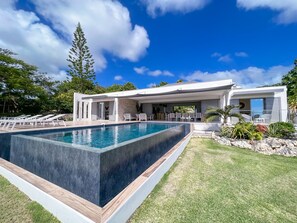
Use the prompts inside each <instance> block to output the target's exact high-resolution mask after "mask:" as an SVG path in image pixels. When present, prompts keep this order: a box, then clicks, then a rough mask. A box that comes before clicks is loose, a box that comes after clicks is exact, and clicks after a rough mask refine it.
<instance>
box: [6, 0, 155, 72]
mask: <svg viewBox="0 0 297 223" xmlns="http://www.w3.org/2000/svg"><path fill="white" fill-rule="evenodd" d="M30 1H31V3H32V4H33V5H34V7H35V10H36V12H33V11H24V10H21V9H16V7H15V3H16V1H15V0H6V1H1V3H0V6H1V7H0V19H1V23H0V33H1V36H0V47H1V48H8V49H10V50H12V51H14V52H16V53H18V54H19V58H21V59H23V60H25V61H26V62H28V63H31V64H34V65H37V66H38V67H39V68H40V69H41V70H42V71H45V72H48V73H49V74H52V75H53V76H55V77H58V76H59V74H60V73H61V70H64V69H66V66H67V61H66V58H67V55H68V51H69V48H70V47H71V40H72V36H73V32H74V30H75V27H76V25H77V23H78V22H80V23H81V25H82V27H83V30H84V32H85V36H86V38H87V41H88V45H89V47H90V50H91V52H92V54H93V56H94V59H95V65H96V70H97V71H100V70H102V69H104V68H105V67H106V66H107V64H106V63H107V62H106V59H105V56H104V53H105V52H108V53H110V54H112V55H114V56H115V57H118V58H121V59H127V60H129V61H137V60H138V59H139V58H140V57H141V56H143V55H144V54H145V53H146V49H147V48H148V46H149V43H150V41H149V38H148V34H147V32H146V30H145V29H144V28H143V27H141V26H138V25H132V23H131V20H130V15H129V11H128V10H127V8H125V7H124V6H122V5H121V3H119V2H118V1H112V0H85V1H84V4H81V1H80V0H63V1H46V0H30ZM78 12H79V13H78ZM43 21H46V23H44V22H43ZM111 27H112V28H111Z"/></svg>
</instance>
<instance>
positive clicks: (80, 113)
mask: <svg viewBox="0 0 297 223" xmlns="http://www.w3.org/2000/svg"><path fill="white" fill-rule="evenodd" d="M78 119H79V120H82V101H79V108H78Z"/></svg>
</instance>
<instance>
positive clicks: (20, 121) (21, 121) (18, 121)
mask: <svg viewBox="0 0 297 223" xmlns="http://www.w3.org/2000/svg"><path fill="white" fill-rule="evenodd" d="M40 116H41V115H34V116H32V117H28V118H21V119H16V120H7V122H6V123H5V125H4V126H3V128H6V129H9V127H10V125H11V124H12V126H11V130H13V129H14V127H15V126H16V125H17V124H19V125H25V124H32V125H33V124H35V123H36V122H37V121H38V120H41V119H43V118H48V117H51V116H53V115H46V116H44V117H41V118H39V117H40Z"/></svg>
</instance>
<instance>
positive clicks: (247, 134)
mask: <svg viewBox="0 0 297 223" xmlns="http://www.w3.org/2000/svg"><path fill="white" fill-rule="evenodd" d="M231 136H232V138H234V139H250V140H261V139H263V133H262V132H259V131H258V130H257V128H256V126H255V125H254V124H253V123H252V122H238V123H237V124H236V125H235V126H234V128H233V131H232V135H231Z"/></svg>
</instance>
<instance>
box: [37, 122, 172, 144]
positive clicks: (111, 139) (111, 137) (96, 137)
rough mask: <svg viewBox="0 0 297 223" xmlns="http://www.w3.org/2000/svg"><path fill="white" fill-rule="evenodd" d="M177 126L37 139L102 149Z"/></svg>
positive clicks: (102, 129) (108, 129) (153, 125)
mask: <svg viewBox="0 0 297 223" xmlns="http://www.w3.org/2000/svg"><path fill="white" fill-rule="evenodd" d="M174 126H177V124H166V123H164V124H163V123H162V124H157V123H134V124H125V125H116V126H106V127H104V126H100V127H98V128H88V129H80V130H73V131H62V132H57V133H50V134H42V135H38V136H37V137H40V138H44V139H49V140H54V141H59V142H65V143H71V144H74V145H84V146H88V147H92V148H94V149H102V148H105V147H108V146H116V145H117V144H119V143H122V142H125V141H128V140H132V139H136V138H139V137H142V136H146V135H149V134H152V133H157V132H160V131H162V130H165V129H168V128H171V127H174Z"/></svg>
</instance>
